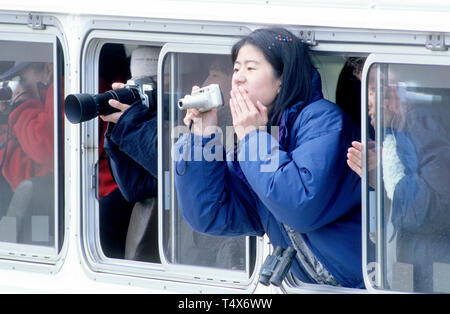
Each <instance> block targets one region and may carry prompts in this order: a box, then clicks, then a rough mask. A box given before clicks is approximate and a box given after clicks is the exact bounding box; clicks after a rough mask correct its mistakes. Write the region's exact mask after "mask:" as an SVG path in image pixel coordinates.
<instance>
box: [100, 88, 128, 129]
mask: <svg viewBox="0 0 450 314" xmlns="http://www.w3.org/2000/svg"><path fill="white" fill-rule="evenodd" d="M124 87H125V84H124V83H113V84H112V89H114V90H115V89H119V88H124ZM108 103H109V105H110V106H111V107H114V108H116V109H119V110H120V111H118V112H114V113H111V114H109V115H106V116H104V115H101V116H100V118H101V119H102V120H103V121H106V122H112V123H117V121H119V118H120V117H121V116H122V114H123V113H124V111H125V110H127V109H128V108H130V105H127V104H122V103H121V102H118V101H117V100H115V99H110V100H109V101H108Z"/></svg>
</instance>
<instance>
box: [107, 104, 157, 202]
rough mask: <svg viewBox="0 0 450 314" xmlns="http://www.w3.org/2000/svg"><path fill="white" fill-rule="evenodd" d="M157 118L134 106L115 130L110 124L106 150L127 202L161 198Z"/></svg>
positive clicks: (120, 120) (140, 106) (142, 108)
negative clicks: (158, 191)
mask: <svg viewBox="0 0 450 314" xmlns="http://www.w3.org/2000/svg"><path fill="white" fill-rule="evenodd" d="M156 140H157V130H156V116H155V115H152V114H150V113H149V112H148V111H147V109H146V107H145V106H143V105H140V104H136V105H133V106H132V107H130V108H129V109H128V110H126V111H125V113H124V114H123V115H122V117H121V118H120V119H119V121H118V123H117V124H116V125H115V126H114V127H112V126H111V125H108V130H107V132H106V135H105V144H104V147H105V150H106V152H107V154H108V157H109V166H110V169H111V173H112V174H113V177H114V180H115V181H116V183H117V185H118V186H119V189H120V191H121V192H122V194H123V196H124V197H125V199H126V200H127V201H129V202H136V201H141V200H143V199H146V198H148V197H152V196H155V195H157V186H158V183H157V151H156V149H157V143H156Z"/></svg>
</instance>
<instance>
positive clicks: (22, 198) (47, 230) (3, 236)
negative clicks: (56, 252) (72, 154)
mask: <svg viewBox="0 0 450 314" xmlns="http://www.w3.org/2000/svg"><path fill="white" fill-rule="evenodd" d="M0 47H1V50H0V169H1V171H0V242H10V243H19V244H31V245H38V246H49V247H55V246H56V245H57V241H58V239H56V232H55V219H56V218H55V205H54V140H53V139H54V132H53V125H54V118H53V110H54V103H53V100H54V97H53V93H54V88H53V86H54V64H53V48H54V47H53V44H51V43H30V42H11V41H0ZM30 52H32V53H30Z"/></svg>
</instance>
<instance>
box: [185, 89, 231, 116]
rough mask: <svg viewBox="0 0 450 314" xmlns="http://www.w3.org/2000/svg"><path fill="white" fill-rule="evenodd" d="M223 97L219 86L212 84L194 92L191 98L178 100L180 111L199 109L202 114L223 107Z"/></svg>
mask: <svg viewBox="0 0 450 314" xmlns="http://www.w3.org/2000/svg"><path fill="white" fill-rule="evenodd" d="M223 104H224V101H223V95H222V91H221V90H220V86H219V85H218V84H211V85H208V86H206V87H203V88H200V89H198V90H196V91H193V92H192V94H191V96H190V97H187V98H181V99H180V100H178V108H180V110H187V109H194V108H195V109H197V110H198V111H200V112H205V111H209V110H211V109H213V108H217V107H220V106H223Z"/></svg>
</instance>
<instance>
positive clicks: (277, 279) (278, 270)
mask: <svg viewBox="0 0 450 314" xmlns="http://www.w3.org/2000/svg"><path fill="white" fill-rule="evenodd" d="M295 254H297V251H296V250H294V249H293V248H291V247H288V248H287V249H285V250H284V249H283V248H281V247H280V246H277V247H276V248H275V250H274V251H273V253H272V255H269V256H267V258H266V260H265V261H264V264H263V266H262V268H261V272H260V273H259V282H260V283H262V284H263V285H265V286H268V285H269V284H273V285H274V286H277V287H279V286H280V285H281V283H282V282H283V280H284V277H285V276H286V274H287V272H288V270H289V268H290V267H291V264H292V259H293V258H294V256H295Z"/></svg>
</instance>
